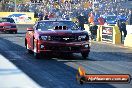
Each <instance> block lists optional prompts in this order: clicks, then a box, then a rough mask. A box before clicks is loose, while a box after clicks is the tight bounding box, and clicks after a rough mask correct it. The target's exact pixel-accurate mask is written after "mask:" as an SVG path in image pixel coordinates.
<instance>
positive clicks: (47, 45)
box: [37, 41, 90, 53]
mask: <svg viewBox="0 0 132 88" xmlns="http://www.w3.org/2000/svg"><path fill="white" fill-rule="evenodd" d="M37 52H38V53H40V52H69V53H80V52H90V46H89V42H86V41H85V42H69V43H64V42H52V41H38V43H37Z"/></svg>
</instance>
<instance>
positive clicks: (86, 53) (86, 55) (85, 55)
mask: <svg viewBox="0 0 132 88" xmlns="http://www.w3.org/2000/svg"><path fill="white" fill-rule="evenodd" d="M81 54H82V57H83V58H84V59H87V57H88V55H89V53H88V52H82V53H81Z"/></svg>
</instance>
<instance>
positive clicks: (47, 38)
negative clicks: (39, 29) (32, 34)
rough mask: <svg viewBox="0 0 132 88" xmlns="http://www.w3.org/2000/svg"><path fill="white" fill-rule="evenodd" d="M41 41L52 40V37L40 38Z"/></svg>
mask: <svg viewBox="0 0 132 88" xmlns="http://www.w3.org/2000/svg"><path fill="white" fill-rule="evenodd" d="M40 39H41V40H51V37H50V36H40Z"/></svg>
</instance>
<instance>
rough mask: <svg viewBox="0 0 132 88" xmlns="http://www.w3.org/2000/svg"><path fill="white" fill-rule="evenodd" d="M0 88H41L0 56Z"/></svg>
mask: <svg viewBox="0 0 132 88" xmlns="http://www.w3.org/2000/svg"><path fill="white" fill-rule="evenodd" d="M0 88H42V87H41V86H40V85H38V84H37V83H36V82H35V81H33V80H32V79H31V78H29V77H28V76H27V75H26V74H25V73H24V72H22V71H21V70H20V69H18V67H16V66H15V65H14V64H12V63H11V62H10V61H8V60H7V59H6V58H5V57H4V56H2V55H1V54H0Z"/></svg>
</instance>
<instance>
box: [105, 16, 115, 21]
mask: <svg viewBox="0 0 132 88" xmlns="http://www.w3.org/2000/svg"><path fill="white" fill-rule="evenodd" d="M113 20H116V16H107V17H106V21H113Z"/></svg>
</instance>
